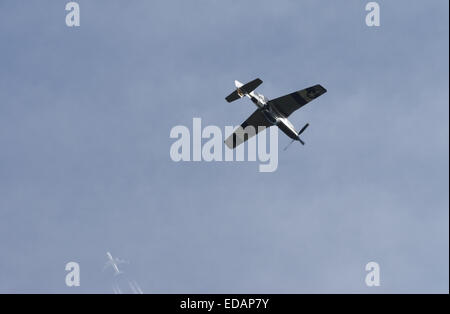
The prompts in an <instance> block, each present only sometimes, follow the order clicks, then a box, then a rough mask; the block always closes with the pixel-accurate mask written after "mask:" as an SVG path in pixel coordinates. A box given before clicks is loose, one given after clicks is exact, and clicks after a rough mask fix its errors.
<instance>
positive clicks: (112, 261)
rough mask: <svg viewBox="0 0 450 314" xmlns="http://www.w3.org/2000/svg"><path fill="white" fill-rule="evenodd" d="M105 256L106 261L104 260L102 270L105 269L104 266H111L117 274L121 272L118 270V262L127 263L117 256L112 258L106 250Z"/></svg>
mask: <svg viewBox="0 0 450 314" xmlns="http://www.w3.org/2000/svg"><path fill="white" fill-rule="evenodd" d="M106 256H108V261H107V262H106V265H105V267H104V268H103V270H105V269H106V268H108V266H111V267H112V269H114V275H116V276H117V275H119V274H122V272H121V271H120V270H119V267H118V264H123V263H127V261H124V260H121V259H118V258H114V257H113V256H112V255H111V253H109V252H106Z"/></svg>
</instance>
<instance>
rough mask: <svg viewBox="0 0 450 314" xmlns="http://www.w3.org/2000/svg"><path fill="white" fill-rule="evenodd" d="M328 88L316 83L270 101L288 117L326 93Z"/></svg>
mask: <svg viewBox="0 0 450 314" xmlns="http://www.w3.org/2000/svg"><path fill="white" fill-rule="evenodd" d="M326 92H327V90H326V89H325V88H323V87H322V86H321V85H319V84H318V85H314V86H311V87H308V88H305V89H302V90H299V91H296V92H293V93H291V94H288V95H284V96H281V97H278V98H275V99H272V100H270V101H269V103H271V104H272V105H273V106H274V107H275V108H276V109H277V110H278V111H279V112H280V113H282V114H283V115H284V116H285V117H286V118H287V117H289V116H290V115H291V113H293V112H294V111H295V110H297V109H300V108H301V107H303V106H304V105H306V104H307V103H309V102H310V101H311V100H313V99H315V98H317V97H319V96H320V95H322V94H325V93H326Z"/></svg>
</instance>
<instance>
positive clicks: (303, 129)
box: [298, 123, 309, 136]
mask: <svg viewBox="0 0 450 314" xmlns="http://www.w3.org/2000/svg"><path fill="white" fill-rule="evenodd" d="M308 126H309V123H306V124H305V126H304V127H303V128H302V129H301V130H300V131H299V132H298V135H299V136H300V134H302V133H303V132H304V131H305V130H306V128H307V127H308Z"/></svg>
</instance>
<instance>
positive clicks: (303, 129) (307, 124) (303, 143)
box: [284, 123, 309, 151]
mask: <svg viewBox="0 0 450 314" xmlns="http://www.w3.org/2000/svg"><path fill="white" fill-rule="evenodd" d="M308 126H309V123H306V124H305V126H304V127H303V128H302V129H301V130H300V131H298V133H297V136H298V138H297V139H298V141H299V142H300V143H301V144H302V145H305V142H303V141H302V139H301V138H300V134H302V133H303V132H304V131H305V130H306V128H307V127H308ZM295 140H296V139H293V140H292V141H291V142H290V143H289V144H288V145H287V146H286V147H285V148H284V151H286V150H287V149H288V148H289V146H291V144H292V143H294V142H295Z"/></svg>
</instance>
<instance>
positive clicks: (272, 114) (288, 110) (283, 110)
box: [225, 78, 327, 150]
mask: <svg viewBox="0 0 450 314" xmlns="http://www.w3.org/2000/svg"><path fill="white" fill-rule="evenodd" d="M234 84H235V86H236V90H235V91H234V92H232V93H231V94H230V95H228V96H227V97H226V98H225V99H226V101H227V102H229V103H231V102H233V101H235V100H238V99H240V98H242V97H244V96H247V97H248V98H250V100H251V101H252V102H253V103H254V104H255V105H256V107H258V109H256V111H255V112H253V113H252V115H251V116H250V117H249V118H248V119H247V120H245V121H244V123H242V124H241V126H240V127H238V128H237V129H236V130H235V131H234V133H233V134H231V135H230V136H229V137H228V138H227V139H226V140H225V144H226V145H227V146H228V148H230V149H234V148H236V147H237V146H238V145H240V144H242V143H244V142H245V141H247V140H248V139H249V138H251V137H253V136H254V135H256V134H257V133H258V132H259V131H262V130H264V129H265V128H268V127H271V126H273V125H276V126H278V127H279V128H280V129H281V131H283V132H284V133H285V134H286V135H287V136H289V137H290V138H291V139H292V141H291V142H290V143H289V145H290V144H292V143H293V142H294V141H299V142H300V143H301V144H302V145H305V142H304V141H303V140H302V139H301V138H300V135H301V134H302V133H303V132H304V131H305V129H306V128H307V127H308V126H309V123H307V124H306V125H305V126H304V127H303V128H301V129H300V131H298V132H297V131H296V130H295V128H294V126H293V125H292V123H291V122H290V121H289V120H288V117H289V116H290V115H291V114H292V113H293V112H294V111H296V110H297V109H300V108H301V107H303V106H304V105H306V104H307V103H308V102H310V101H311V100H313V99H315V98H317V97H319V96H320V95H322V94H324V93H326V92H327V90H326V89H325V88H324V87H323V86H321V85H320V84H317V85H314V86H311V87H308V88H305V89H302V90H299V91H296V92H293V93H290V94H287V95H284V96H281V97H278V98H275V99H272V100H269V99H267V98H266V97H265V96H264V95H261V94H258V93H256V92H254V90H255V89H256V88H257V87H258V86H259V85H261V84H262V81H261V79H259V78H257V79H254V80H253V81H251V82H249V83H246V84H242V83H241V82H239V81H234ZM248 126H252V127H253V128H254V131H253V129H251V130H252V131H251V132H248V131H246V130H245V128H246V127H248ZM247 130H248V129H247ZM289 145H288V146H287V147H289ZM287 147H286V148H285V150H286V149H287Z"/></svg>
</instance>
